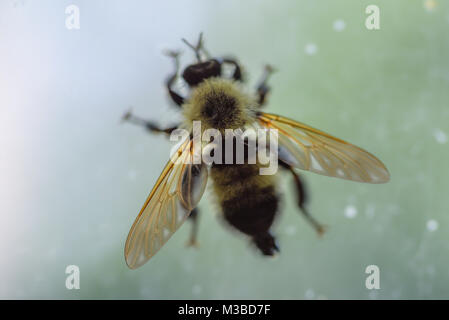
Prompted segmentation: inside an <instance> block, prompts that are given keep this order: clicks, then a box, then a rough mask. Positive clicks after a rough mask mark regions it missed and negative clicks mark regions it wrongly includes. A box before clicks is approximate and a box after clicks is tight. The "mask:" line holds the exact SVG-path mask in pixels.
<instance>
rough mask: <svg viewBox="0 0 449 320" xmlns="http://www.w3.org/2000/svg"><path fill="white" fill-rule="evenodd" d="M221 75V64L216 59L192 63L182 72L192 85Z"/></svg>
mask: <svg viewBox="0 0 449 320" xmlns="http://www.w3.org/2000/svg"><path fill="white" fill-rule="evenodd" d="M219 76H221V64H220V63H219V62H218V61H217V60H215V59H211V60H208V61H205V62H199V63H195V64H191V65H190V66H188V67H187V68H185V70H184V72H183V73H182V77H183V78H184V80H185V81H186V82H187V83H188V84H189V86H190V87H194V86H196V85H198V84H199V83H201V82H202V81H203V80H205V79H209V78H212V77H219Z"/></svg>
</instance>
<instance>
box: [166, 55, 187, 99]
mask: <svg viewBox="0 0 449 320" xmlns="http://www.w3.org/2000/svg"><path fill="white" fill-rule="evenodd" d="M165 54H166V55H167V56H169V57H170V58H173V60H174V62H175V72H174V73H173V74H172V75H171V76H169V77H168V79H167V81H166V82H165V84H166V86H167V90H168V94H169V95H170V97H171V98H172V100H173V102H174V103H175V104H176V105H178V106H179V107H181V106H182V105H183V104H184V100H185V99H184V98H183V97H182V96H180V95H179V94H178V93H176V92H175V91H173V84H174V82H175V81H176V78H177V77H178V72H179V54H180V52H179V51H167V52H166V53H165Z"/></svg>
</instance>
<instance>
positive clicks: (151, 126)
mask: <svg viewBox="0 0 449 320" xmlns="http://www.w3.org/2000/svg"><path fill="white" fill-rule="evenodd" d="M122 121H128V122H131V123H133V124H136V125H139V126H143V127H144V128H145V129H147V130H148V131H150V132H153V133H165V134H167V135H170V134H171V133H172V131H174V130H176V129H177V128H178V126H172V127H168V128H165V129H163V128H160V127H159V126H158V125H157V124H155V123H154V122H152V121H148V120H144V119H142V118H139V117H136V116H135V115H133V114H132V113H131V110H128V111H127V112H125V114H124V115H123V117H122Z"/></svg>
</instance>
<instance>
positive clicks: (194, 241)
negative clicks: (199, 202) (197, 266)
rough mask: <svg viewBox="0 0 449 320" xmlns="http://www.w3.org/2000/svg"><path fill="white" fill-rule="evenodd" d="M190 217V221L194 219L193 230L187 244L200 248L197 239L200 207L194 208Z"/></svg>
mask: <svg viewBox="0 0 449 320" xmlns="http://www.w3.org/2000/svg"><path fill="white" fill-rule="evenodd" d="M188 219H189V220H190V221H192V230H191V232H190V236H189V239H188V240H187V243H186V246H187V247H196V248H198V247H199V244H198V241H197V235H198V209H197V208H195V209H193V210H192V212H191V213H190V215H189V218H188Z"/></svg>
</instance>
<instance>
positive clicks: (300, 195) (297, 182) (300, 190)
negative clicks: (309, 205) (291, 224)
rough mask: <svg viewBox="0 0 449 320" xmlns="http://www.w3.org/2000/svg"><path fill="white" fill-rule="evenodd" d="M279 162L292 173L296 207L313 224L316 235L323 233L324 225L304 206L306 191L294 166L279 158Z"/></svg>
mask: <svg viewBox="0 0 449 320" xmlns="http://www.w3.org/2000/svg"><path fill="white" fill-rule="evenodd" d="M279 164H280V165H281V166H282V167H283V168H285V169H287V170H289V171H290V173H291V174H292V175H293V179H294V180H295V185H296V191H297V197H298V198H297V201H298V207H299V209H300V210H301V213H302V214H303V216H304V217H305V218H306V219H307V221H308V222H309V223H310V224H311V225H312V226H313V228H314V229H315V230H316V232H317V233H318V235H320V236H321V235H323V234H324V232H325V231H326V227H325V226H323V225H322V224H320V223H319V222H318V221H317V220H315V218H314V217H313V216H311V215H310V213H309V211H308V210H307V209H306V208H305V204H306V202H307V192H306V190H305V188H304V185H303V183H302V182H301V179H299V176H298V174H297V173H296V172H295V170H294V168H293V167H292V166H291V165H289V164H288V163H286V162H284V161H282V160H279Z"/></svg>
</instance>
